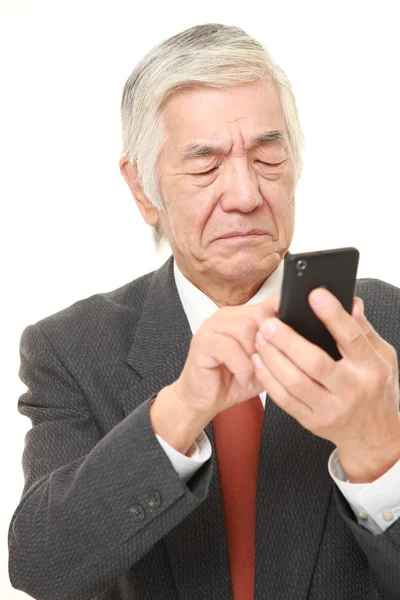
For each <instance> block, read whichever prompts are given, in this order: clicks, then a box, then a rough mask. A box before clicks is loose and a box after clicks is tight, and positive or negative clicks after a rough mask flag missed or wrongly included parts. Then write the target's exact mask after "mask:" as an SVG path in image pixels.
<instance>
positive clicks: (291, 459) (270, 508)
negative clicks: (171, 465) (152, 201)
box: [122, 256, 334, 600]
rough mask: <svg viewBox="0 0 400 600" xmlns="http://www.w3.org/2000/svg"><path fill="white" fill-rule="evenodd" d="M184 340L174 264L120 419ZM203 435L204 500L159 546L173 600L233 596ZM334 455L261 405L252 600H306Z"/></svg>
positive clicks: (144, 329) (161, 379)
mask: <svg viewBox="0 0 400 600" xmlns="http://www.w3.org/2000/svg"><path fill="white" fill-rule="evenodd" d="M191 337H192V333H191V330H190V326H189V323H188V320H187V318H186V315H185V313H184V310H183V307H182V304H181V301H180V298H179V294H178V291H177V289H176V285H175V279H174V275H173V257H172V256H171V257H170V258H169V259H168V260H167V262H166V263H165V264H164V265H163V266H162V267H161V268H160V269H158V270H157V271H156V272H155V273H154V275H153V277H152V279H151V282H150V284H149V288H148V292H147V295H146V299H145V301H144V306H143V311H142V314H141V318H140V322H139V324H138V326H137V329H136V334H135V339H134V341H133V344H132V346H131V348H130V349H129V352H128V354H127V357H126V362H127V363H128V364H129V365H130V366H131V367H132V368H133V369H134V370H135V372H136V383H135V384H134V385H133V386H131V387H130V388H129V390H126V392H129V393H124V394H123V395H122V400H123V403H124V411H125V414H126V415H128V414H129V413H130V412H131V411H132V410H134V408H136V407H137V406H138V405H139V404H141V403H142V402H144V401H145V400H146V399H147V398H149V397H150V396H152V395H153V394H156V393H157V392H158V391H159V390H160V389H162V388H163V387H165V386H166V385H169V384H170V383H172V382H173V381H175V380H176V379H177V378H178V377H179V375H180V373H181V371H182V369H183V366H184V364H185V361H186V358H187V354H188V351H189V345H190V340H191ZM206 434H207V436H208V438H209V440H210V442H211V445H212V457H211V461H212V464H213V476H212V480H211V483H210V490H209V494H208V496H207V498H206V499H205V500H204V502H203V503H202V504H201V505H200V506H199V507H198V508H197V509H196V510H195V511H194V512H193V513H191V514H190V515H189V516H188V517H186V519H185V520H184V521H183V522H182V523H180V524H179V525H178V526H177V527H175V528H174V529H173V530H172V531H170V532H169V534H167V535H166V536H164V538H163V542H164V544H165V547H166V550H167V553H168V558H169V561H170V565H171V570H172V574H173V577H174V580H175V584H176V586H177V591H178V596H179V597H182V598H194V597H197V598H207V599H208V600H214V599H215V600H220V599H221V598H231V597H232V587H231V578H230V569H229V560H228V549H227V541H226V530H225V520H224V512H223V504H222V494H221V485H220V479H219V471H218V464H217V461H216V453H215V446H214V436H213V429H212V423H209V424H208V425H207V427H206ZM333 449H334V446H333V444H331V443H330V442H326V441H325V440H322V439H320V438H317V437H316V436H313V435H312V434H311V433H310V432H308V431H307V430H305V429H304V428H303V427H301V426H300V425H299V424H298V423H297V422H296V421H295V420H294V419H292V418H291V417H289V416H288V415H287V414H286V413H285V412H284V411H282V410H281V409H280V408H278V407H277V406H276V405H275V404H274V402H273V401H272V400H271V399H270V398H269V397H268V396H267V399H266V407H265V413H264V420H263V430H262V438H261V444H260V459H259V470H258V484H257V518H256V562H255V600H264V598H265V597H266V596H268V597H271V598H274V600H289V599H290V600H302V599H305V598H306V596H307V591H308V588H309V585H310V579H311V577H312V573H313V569H314V566H315V562H316V559H317V553H318V547H319V543H320V539H321V535H322V531H323V525H324V519H325V515H326V511H327V508H328V504H329V500H330V495H331V492H332V481H331V479H330V476H329V473H328V470H327V462H328V458H329V455H330V453H331V452H332V451H333ZM194 477H196V475H195V476H194ZM188 486H189V487H190V481H189V482H188ZM288 565H292V568H291V569H289V570H288V568H287V566H288Z"/></svg>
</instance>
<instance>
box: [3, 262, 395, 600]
mask: <svg viewBox="0 0 400 600" xmlns="http://www.w3.org/2000/svg"><path fill="white" fill-rule="evenodd" d="M356 295H358V296H361V297H362V298H363V300H364V302H365V312H366V315H367V318H368V319H369V320H370V321H371V323H372V324H373V326H374V327H375V328H376V330H377V331H378V333H379V334H380V335H381V336H383V337H384V338H385V339H386V340H388V341H389V342H390V343H391V344H392V345H393V346H394V347H395V348H396V350H397V353H398V355H399V356H400V318H399V317H400V290H399V289H398V288H397V287H395V286H393V285H391V284H389V283H386V282H384V281H380V280H377V279H361V280H357V287H356ZM191 336H192V334H191V330H190V327H189V323H188V321H187V318H186V315H185V313H184V311H183V308H182V305H181V302H180V299H179V296H178V293H177V289H176V286H175V281H174V277H173V258H172V257H171V258H169V259H168V260H167V262H166V263H165V264H164V265H163V266H162V267H161V268H160V269H158V270H157V271H155V272H153V273H148V274H146V275H144V276H142V277H140V278H138V279H136V280H134V281H132V282H131V283H128V284H127V285H124V286H123V287H121V288H119V289H117V290H114V291H112V292H108V293H104V294H96V295H94V296H91V297H90V298H87V299H84V300H81V301H79V302H76V303H75V304H73V305H72V306H70V307H68V308H66V309H64V310H62V311H60V312H58V313H57V314H54V315H51V316H49V317H47V318H45V319H43V320H41V321H39V322H38V323H36V324H35V325H31V326H29V327H27V328H26V329H25V330H24V332H23V334H22V338H21V369H20V377H21V379H22V381H23V382H24V383H25V384H26V385H27V386H28V391H27V392H26V393H24V394H22V396H21V397H20V399H19V403H18V409H19V411H20V413H21V414H23V415H27V416H28V417H29V418H30V419H31V420H32V424H33V427H32V429H31V430H30V431H29V432H28V433H27V436H26V445H25V450H24V455H23V468H24V474H25V486H24V490H23V494H22V498H21V501H20V504H19V506H18V507H17V509H16V511H15V513H14V515H13V518H12V522H11V525H10V530H9V550H10V554H9V569H10V579H11V582H12V584H13V586H14V587H16V588H18V589H21V590H24V591H26V592H27V593H28V594H31V595H32V596H33V597H34V598H37V599H40V600H86V599H89V598H93V597H95V598H98V599H99V600H128V599H129V600H177V599H178V598H179V600H203V599H204V600H229V599H231V598H232V590H231V581H230V572H229V562H228V554H227V545H226V535H225V526H224V514H223V506H222V500H221V489H220V482H219V474H218V468H217V464H216V458H215V449H214V443H213V432H212V424H211V423H210V424H209V425H208V426H207V428H206V433H207V435H208V437H209V438H210V440H211V443H212V446H213V455H212V457H211V459H210V460H209V461H207V462H206V463H205V464H204V465H203V466H202V467H201V469H200V470H199V471H198V472H197V473H196V474H195V475H194V476H193V477H192V478H191V479H190V480H189V482H188V484H187V485H185V484H184V483H183V482H182V481H181V480H180V478H179V476H178V474H177V473H176V471H175V469H174V468H173V466H172V464H171V462H170V460H169V459H168V457H167V455H166V454H165V452H164V450H163V449H162V447H161V446H160V444H159V443H158V441H157V439H156V437H155V434H154V432H153V430H152V427H151V423H150V419H149V404H150V401H151V399H152V398H153V397H154V396H155V395H156V394H157V392H158V391H159V390H160V389H161V388H163V387H164V386H166V385H168V384H170V383H172V382H173V381H175V380H176V379H177V378H178V376H179V375H180V373H181V370H182V368H183V365H184V363H185V360H186V357H187V353H188V349H189V344H190V340H191ZM333 450H334V445H333V444H332V443H330V442H328V441H326V440H323V439H321V438H319V437H316V436H314V435H312V434H311V433H310V432H309V431H307V430H306V429H304V428H303V427H301V426H300V425H299V424H298V423H297V421H295V420H294V419H293V418H291V417H289V416H288V415H287V414H286V413H285V412H284V411H282V410H281V409H280V408H278V407H277V406H276V405H275V404H274V402H272V401H271V399H270V398H268V397H267V400H266V408H265V414H264V423H263V432H262V440H261V451H260V460H259V471H258V494H257V522H256V564H255V599H256V600H264V599H265V600H266V599H268V600H305V599H307V600H377V599H382V598H384V599H385V600H398V599H399V598H400V520H398V521H396V522H394V523H393V525H392V526H390V527H389V529H387V531H385V532H384V533H382V534H380V535H378V536H374V535H373V534H371V533H370V532H369V531H367V530H366V529H365V528H363V527H362V526H360V525H359V524H358V523H357V520H356V518H355V516H354V513H353V511H352V510H351V508H350V506H349V505H348V503H347V502H346V500H345V499H344V497H343V496H342V494H341V493H340V491H339V490H338V488H337V487H336V485H335V484H334V482H333V481H332V479H331V477H330V475H329V472H328V468H327V463H328V458H329V455H330V454H331V452H332V451H333Z"/></svg>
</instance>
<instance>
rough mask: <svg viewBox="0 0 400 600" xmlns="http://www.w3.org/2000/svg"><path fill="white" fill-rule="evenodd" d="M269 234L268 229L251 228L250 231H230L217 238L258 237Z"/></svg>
mask: <svg viewBox="0 0 400 600" xmlns="http://www.w3.org/2000/svg"><path fill="white" fill-rule="evenodd" d="M265 235H268V234H267V232H266V231H264V230H262V229H250V230H249V231H230V232H229V233H226V234H225V235H223V236H221V237H219V238H217V239H218V240H227V239H236V238H238V239H248V238H257V237H263V236H265Z"/></svg>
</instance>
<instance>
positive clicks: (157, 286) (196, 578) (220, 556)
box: [121, 256, 232, 600]
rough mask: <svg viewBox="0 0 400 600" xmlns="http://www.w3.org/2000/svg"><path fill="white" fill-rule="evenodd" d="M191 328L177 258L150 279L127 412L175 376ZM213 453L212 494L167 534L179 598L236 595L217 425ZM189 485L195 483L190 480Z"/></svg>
mask: <svg viewBox="0 0 400 600" xmlns="http://www.w3.org/2000/svg"><path fill="white" fill-rule="evenodd" d="M191 338H192V332H191V330H190V326H189V322H188V320H187V318H186V315H185V312H184V310H183V307H182V304H181V301H180V298H179V294H178V291H177V289H176V285H175V279H174V275H173V257H172V256H171V257H170V258H169V259H168V260H167V262H166V263H165V264H164V265H163V266H162V267H161V268H160V269H158V271H156V272H155V273H154V275H153V277H152V280H151V282H150V285H149V288H148V292H147V296H146V299H145V302H144V307H143V311H142V315H141V318H140V322H139V324H138V327H137V329H136V334H135V339H134V341H133V343H132V345H131V348H130V349H129V352H128V354H127V357H126V362H127V364H129V365H130V367H132V368H133V369H134V371H135V372H136V383H134V385H132V386H131V387H130V388H129V389H128V390H125V391H124V393H123V394H122V397H121V400H122V402H123V407H124V412H125V415H128V414H129V413H130V412H131V411H132V410H134V409H135V408H136V407H137V406H139V405H140V404H141V403H142V402H144V401H145V400H146V399H147V398H149V397H150V396H152V395H153V394H156V393H157V392H158V391H159V390H161V389H162V388H163V387H165V386H166V385H169V384H171V383H172V382H173V381H175V380H176V379H177V378H178V377H179V375H180V374H181V371H182V369H183V366H184V364H185V361H186V358H187V354H188V351H189V346H190V340H191ZM206 434H207V435H208V438H209V439H210V440H211V443H212V447H213V453H212V457H211V460H212V463H213V476H212V480H211V482H210V489H209V494H208V496H207V498H206V499H205V501H204V502H203V503H202V504H201V505H200V506H199V507H198V509H197V510H196V511H194V512H193V513H191V514H190V515H189V516H188V517H186V519H185V520H184V521H183V522H182V523H180V524H179V525H178V526H177V527H175V528H174V529H173V530H172V531H170V532H169V534H167V535H166V536H164V538H163V542H164V544H165V547H166V551H167V553H168V559H169V561H170V565H171V570H172V575H173V578H174V581H175V585H176V586H177V591H178V596H179V597H180V598H207V600H221V598H231V597H232V587H231V580H230V571H229V562H228V550H227V545H226V533H225V521H224V512H223V504H222V496H221V486H220V482H219V473H218V468H217V465H216V457H215V448H214V440H213V434H212V424H211V423H209V424H208V425H207V427H206ZM188 483H189V487H190V481H189V482H188Z"/></svg>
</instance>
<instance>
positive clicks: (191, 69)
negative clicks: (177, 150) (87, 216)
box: [121, 23, 304, 250]
mask: <svg viewBox="0 0 400 600" xmlns="http://www.w3.org/2000/svg"><path fill="white" fill-rule="evenodd" d="M263 81H268V82H271V83H273V84H275V85H276V87H277V92H278V94H279V98H280V102H281V106H282V112H283V115H284V119H285V124H286V127H287V131H288V138H289V145H290V149H291V152H292V155H293V159H294V164H295V169H296V173H297V179H298V178H299V177H300V174H301V172H302V169H303V161H302V153H303V150H304V134H303V130H302V128H301V125H300V122H299V118H298V112H297V106H296V99H295V96H294V93H293V91H292V87H291V84H290V81H289V79H288V77H287V76H286V74H285V73H284V71H283V70H282V69H281V68H280V67H279V66H278V65H277V64H276V63H275V62H274V61H273V59H272V58H271V56H270V54H269V52H268V51H267V49H266V48H265V47H264V46H263V45H262V44H261V43H260V42H258V41H257V40H255V39H254V38H252V37H250V36H249V35H248V34H247V33H246V32H245V31H244V30H243V29H241V28H240V27H234V26H228V25H223V24H220V23H206V24H203V25H196V26H194V27H191V28H190V29H186V30H185V31H182V32H181V33H178V34H177V35H174V36H173V37H170V38H168V39H166V40H164V41H162V42H160V43H159V44H157V45H156V46H155V47H154V48H152V50H150V51H149V52H148V53H147V54H146V55H145V56H144V57H143V58H142V59H141V60H140V61H139V62H138V64H137V65H136V67H135V68H134V70H133V71H132V73H131V75H130V76H129V78H128V80H127V82H126V83H125V86H124V89H123V93H122V100H121V121H122V149H121V158H122V157H123V156H126V157H127V158H128V160H129V162H130V164H134V163H135V162H136V166H137V170H138V178H139V182H140V184H141V186H142V189H143V192H144V193H145V195H146V196H147V198H148V199H149V201H150V202H151V204H152V205H153V206H155V207H157V208H158V209H159V210H161V211H162V210H165V205H164V201H163V198H162V196H161V193H160V189H159V180H158V172H157V171H158V169H157V166H158V157H159V154H160V152H161V150H162V147H163V145H164V142H165V140H166V132H165V128H164V124H163V116H162V108H163V104H164V103H165V101H166V100H167V98H169V97H170V96H171V95H172V94H173V93H174V92H175V91H177V90H181V89H185V88H190V87H194V86H205V87H214V88H219V89H224V88H232V87H234V86H235V85H239V84H240V83H244V82H254V83H257V82H258V83H260V82H263ZM153 241H154V244H155V247H156V250H159V249H160V246H161V244H162V242H167V238H166V236H165V234H164V232H163V231H162V229H161V227H160V225H157V226H156V227H154V228H153Z"/></svg>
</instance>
